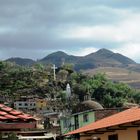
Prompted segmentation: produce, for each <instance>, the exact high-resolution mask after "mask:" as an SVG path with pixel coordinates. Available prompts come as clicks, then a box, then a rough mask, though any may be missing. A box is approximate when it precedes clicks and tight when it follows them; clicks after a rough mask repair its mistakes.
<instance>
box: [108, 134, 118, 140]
mask: <svg viewBox="0 0 140 140" xmlns="http://www.w3.org/2000/svg"><path fill="white" fill-rule="evenodd" d="M108 140H118V135H117V134H114V135H109V136H108Z"/></svg>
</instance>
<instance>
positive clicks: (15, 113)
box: [9, 110, 22, 115]
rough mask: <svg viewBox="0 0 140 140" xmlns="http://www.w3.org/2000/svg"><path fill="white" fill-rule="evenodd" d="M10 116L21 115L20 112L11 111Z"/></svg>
mask: <svg viewBox="0 0 140 140" xmlns="http://www.w3.org/2000/svg"><path fill="white" fill-rule="evenodd" d="M9 113H10V114H13V115H19V114H22V112H20V111H17V110H12V111H10V112H9Z"/></svg>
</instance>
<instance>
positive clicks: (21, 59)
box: [5, 57, 35, 66]
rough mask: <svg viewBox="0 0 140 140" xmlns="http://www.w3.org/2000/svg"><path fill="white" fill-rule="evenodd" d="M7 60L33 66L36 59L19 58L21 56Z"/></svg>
mask: <svg viewBox="0 0 140 140" xmlns="http://www.w3.org/2000/svg"><path fill="white" fill-rule="evenodd" d="M5 61H9V62H14V63H16V64H17V65H21V66H31V65H33V64H34V63H35V61H34V60H32V59H28V58H19V57H14V58H9V59H7V60H5Z"/></svg>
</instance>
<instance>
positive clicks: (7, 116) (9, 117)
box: [4, 114, 18, 119]
mask: <svg viewBox="0 0 140 140" xmlns="http://www.w3.org/2000/svg"><path fill="white" fill-rule="evenodd" d="M4 117H6V118H8V119H18V117H15V116H13V115H9V114H7V115H5V116H4Z"/></svg>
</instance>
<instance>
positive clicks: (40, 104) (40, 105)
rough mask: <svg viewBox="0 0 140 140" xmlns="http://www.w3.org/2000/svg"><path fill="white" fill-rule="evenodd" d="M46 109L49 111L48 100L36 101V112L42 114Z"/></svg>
mask: <svg viewBox="0 0 140 140" xmlns="http://www.w3.org/2000/svg"><path fill="white" fill-rule="evenodd" d="M46 109H47V100H46V99H36V111H37V112H40V113H42V112H43V111H44V110H46Z"/></svg>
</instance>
